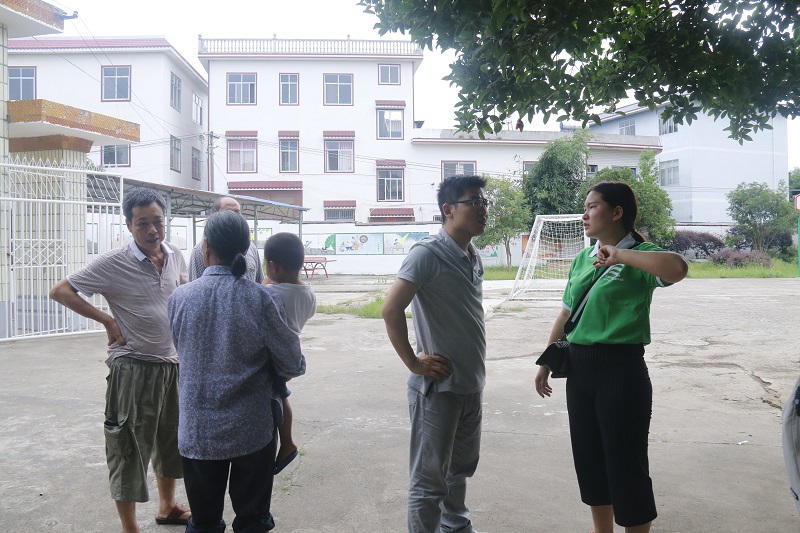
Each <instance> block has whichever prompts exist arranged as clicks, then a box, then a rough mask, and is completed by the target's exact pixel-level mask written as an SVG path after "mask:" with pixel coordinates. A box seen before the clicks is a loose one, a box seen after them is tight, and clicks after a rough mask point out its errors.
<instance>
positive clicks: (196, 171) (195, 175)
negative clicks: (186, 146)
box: [192, 147, 203, 181]
mask: <svg viewBox="0 0 800 533" xmlns="http://www.w3.org/2000/svg"><path fill="white" fill-rule="evenodd" d="M202 178H203V159H202V157H201V156H200V150H198V149H197V148H194V147H192V179H193V180H197V181H200V180H201V179H202Z"/></svg>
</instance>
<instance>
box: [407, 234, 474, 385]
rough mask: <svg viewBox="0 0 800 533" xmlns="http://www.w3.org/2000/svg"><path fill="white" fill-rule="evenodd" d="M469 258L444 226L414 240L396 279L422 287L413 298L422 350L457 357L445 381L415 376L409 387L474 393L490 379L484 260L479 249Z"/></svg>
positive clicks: (414, 315) (419, 344)
mask: <svg viewBox="0 0 800 533" xmlns="http://www.w3.org/2000/svg"><path fill="white" fill-rule="evenodd" d="M469 252H470V253H469V256H467V254H465V253H464V251H463V250H462V249H461V248H460V247H459V246H458V245H457V244H456V243H455V241H454V240H453V239H452V238H451V237H450V236H449V235H448V234H447V232H446V231H444V229H442V230H441V231H439V234H438V235H430V236H428V237H426V238H425V239H423V240H422V241H420V242H419V243H417V244H415V245H414V246H413V247H412V248H411V251H410V252H409V254H408V256H407V257H406V259H405V261H403V265H402V266H401V267H400V271H399V272H398V273H397V277H398V278H400V279H404V280H406V281H410V282H411V283H413V284H414V285H416V286H417V288H418V290H417V292H416V294H415V295H414V299H413V300H412V302H411V315H412V317H413V320H414V330H415V332H416V337H417V353H421V352H425V353H427V354H438V355H441V356H443V357H446V358H447V359H449V360H450V361H452V365H453V373H452V374H451V375H450V377H448V378H447V379H445V380H444V381H441V382H437V381H435V380H434V379H432V378H429V377H425V376H419V375H417V374H411V376H410V377H409V378H408V385H409V386H410V387H412V388H414V389H416V390H419V391H421V392H423V393H424V392H426V391H427V390H428V388H429V387H430V386H431V384H433V386H434V390H436V391H438V392H444V391H449V392H457V393H460V394H472V393H475V392H480V391H481V390H483V386H484V382H485V377H486V364H485V361H486V328H485V325H484V321H483V264H482V262H481V258H480V256H479V255H478V251H477V250H476V249H475V247H474V246H473V245H472V244H470V245H469Z"/></svg>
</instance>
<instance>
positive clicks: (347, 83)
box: [324, 74, 353, 105]
mask: <svg viewBox="0 0 800 533" xmlns="http://www.w3.org/2000/svg"><path fill="white" fill-rule="evenodd" d="M324 79H325V84H324V85H325V105H353V75H352V74H325V75H324Z"/></svg>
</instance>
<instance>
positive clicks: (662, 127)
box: [658, 117, 678, 135]
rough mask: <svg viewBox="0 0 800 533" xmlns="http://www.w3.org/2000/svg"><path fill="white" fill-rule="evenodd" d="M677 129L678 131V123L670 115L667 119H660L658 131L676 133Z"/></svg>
mask: <svg viewBox="0 0 800 533" xmlns="http://www.w3.org/2000/svg"><path fill="white" fill-rule="evenodd" d="M676 131H678V125H677V124H675V119H674V118H673V117H669V118H668V119H667V120H662V119H660V118H659V119H658V133H659V134H660V135H666V134H668V133H675V132H676Z"/></svg>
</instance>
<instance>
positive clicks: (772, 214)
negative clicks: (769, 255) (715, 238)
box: [728, 181, 797, 252]
mask: <svg viewBox="0 0 800 533" xmlns="http://www.w3.org/2000/svg"><path fill="white" fill-rule="evenodd" d="M780 189H781V190H778V191H773V190H772V189H770V188H769V186H768V185H767V184H766V183H757V182H752V183H740V184H739V186H738V187H736V188H735V189H734V190H732V191H731V192H729V193H728V214H729V215H730V216H731V218H732V219H733V220H734V221H735V222H736V224H737V225H736V226H735V227H734V228H733V229H732V230H731V232H730V235H731V237H732V238H733V239H736V240H739V241H744V242H743V244H748V245H749V246H751V247H752V248H753V249H755V250H758V251H759V252H767V251H769V250H770V249H771V248H773V247H774V246H775V245H776V243H777V242H778V241H779V240H780V239H781V236H782V235H785V234H787V233H790V232H792V231H793V230H794V227H795V224H796V223H797V212H796V211H795V210H794V207H793V206H792V204H791V203H789V202H787V201H786V182H783V181H782V182H781V183H780Z"/></svg>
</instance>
